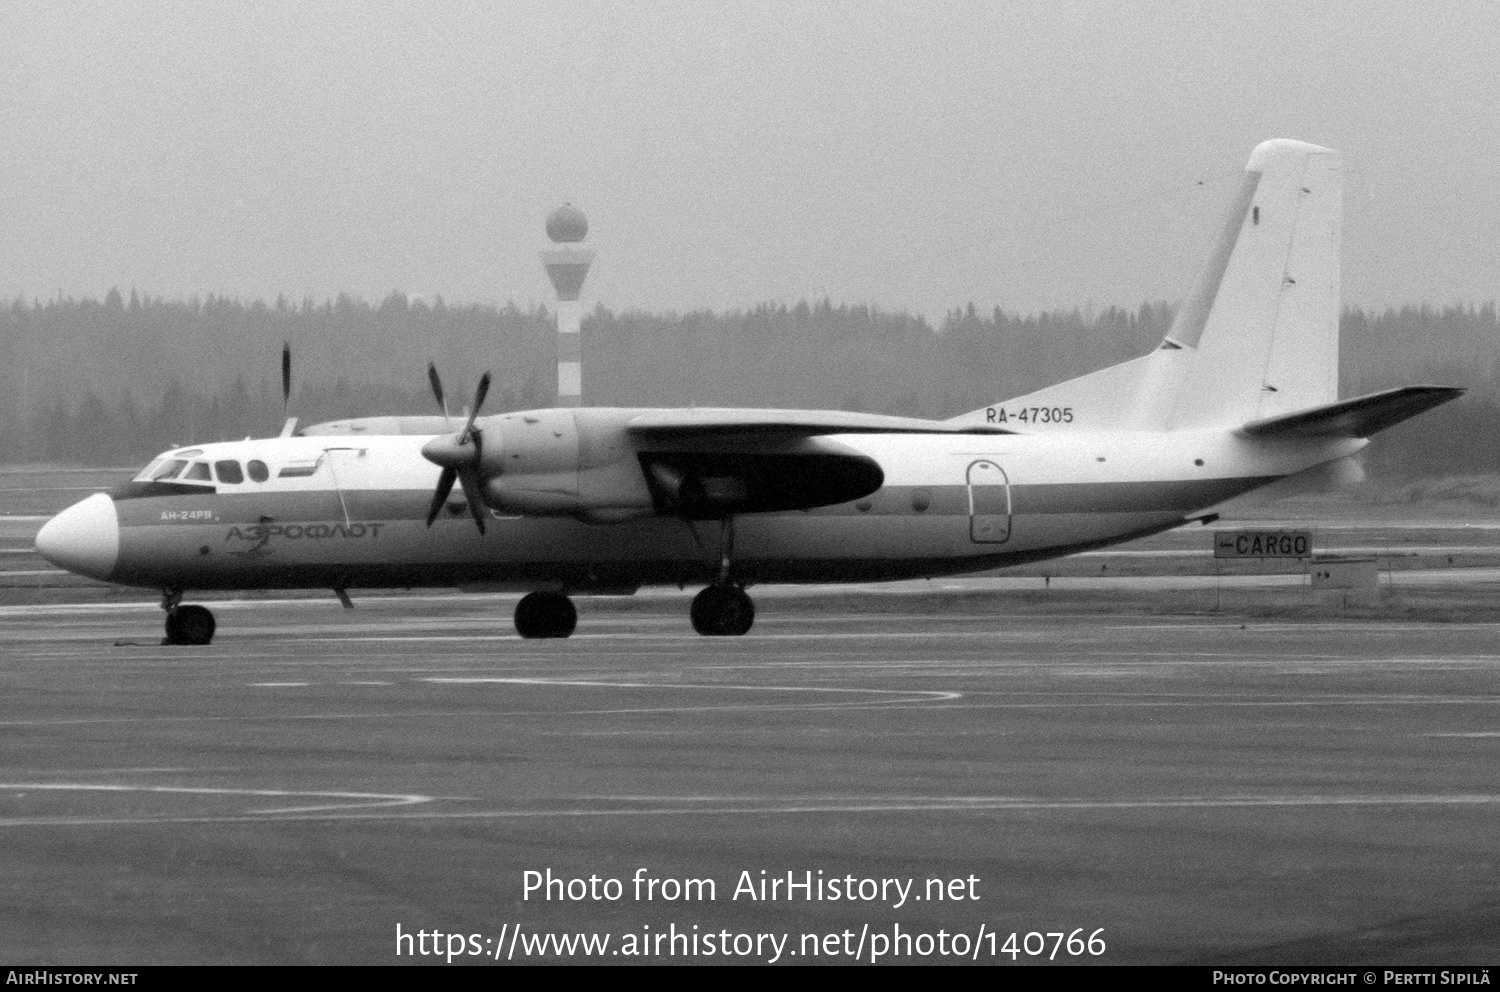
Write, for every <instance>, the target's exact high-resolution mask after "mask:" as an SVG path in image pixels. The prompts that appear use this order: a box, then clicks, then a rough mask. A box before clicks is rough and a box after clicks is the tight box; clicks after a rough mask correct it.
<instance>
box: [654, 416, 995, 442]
mask: <svg viewBox="0 0 1500 992" xmlns="http://www.w3.org/2000/svg"><path fill="white" fill-rule="evenodd" d="M625 429H626V430H627V431H628V432H629V433H630V434H632V435H633V436H635V437H637V438H640V439H642V440H650V441H700V440H705V439H709V438H712V439H713V440H715V441H728V440H733V439H735V438H740V439H744V440H747V441H748V440H751V439H755V440H772V439H791V438H801V437H817V436H819V435H822V434H1012V433H1014V432H1013V431H1008V430H1005V429H1004V428H1002V427H995V426H992V425H989V424H980V425H967V426H965V425H955V424H950V423H946V422H943V421H938V420H922V419H919V418H916V417H888V416H885V415H884V414H877V413H848V412H845V411H842V410H754V409H717V408H701V409H698V408H687V409H673V410H652V411H651V412H650V413H643V414H641V415H640V416H638V417H634V418H632V419H631V420H630V421H629V423H627V424H626V425H625Z"/></svg>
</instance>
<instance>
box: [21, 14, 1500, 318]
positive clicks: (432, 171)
mask: <svg viewBox="0 0 1500 992" xmlns="http://www.w3.org/2000/svg"><path fill="white" fill-rule="evenodd" d="M1497 51H1500V4H1496V3H1495V2H1493V0H1476V2H1459V0H1442V2H1439V3H1436V4H1430V5H1429V4H1418V3H1413V2H1409V0H1394V2H1384V3H1381V2H1359V3H1344V2H1328V0H1321V2H1316V3H1284V4H1282V3H1274V4H1273V3H1260V2H1240V3H1234V4H1230V3H1218V2H1213V3H1209V2H1190V3H1167V2H1146V3H1134V4H1127V3H1122V2H1115V0H1111V2H1097V3H1065V2H1058V0H1046V2H1036V3H1032V2H1016V3H1004V2H996V0H988V2H982V3H974V4H969V3H957V2H906V3H897V4H878V3H871V2H869V0H862V2H859V3H850V4H834V3H827V2H818V3H813V2H797V3H785V4H783V3H769V2H758V3H732V4H714V3H705V2H702V0H691V2H672V3H669V2H661V3H645V2H639V0H626V2H614V3H608V2H600V3H592V2H586V0H570V2H566V3H559V2H545V3H536V4H518V3H494V2H483V3H457V2H455V3H421V2H412V0H404V2H398V3H357V4H356V3H315V2H306V0H299V2H296V3H290V2H288V3H277V4H266V3H252V2H239V3H236V2H227V0H225V2H200V0H193V2H180V3H178V2H165V0H164V2H155V0H149V2H148V0H141V2H134V3H131V2H116V3H94V2H88V3H76V2H75V3H70V2H59V0H35V2H33V0H5V2H4V3H3V4H0V134H3V136H4V137H3V141H0V295H3V296H4V297H6V298H13V297H15V296H17V295H25V296H27V297H31V296H40V297H46V296H49V295H52V294H55V293H56V292H57V291H58V290H59V289H60V290H61V291H62V292H63V293H64V294H67V295H73V296H96V297H102V296H103V295H104V293H105V292H106V291H107V290H108V289H109V288H110V287H111V286H118V287H120V288H121V289H122V290H126V291H128V289H129V288H130V287H132V286H135V287H139V288H140V289H141V290H143V291H146V292H149V293H151V294H153V295H162V296H166V297H169V298H176V297H187V296H190V295H194V294H197V295H204V294H208V293H222V294H228V295H230V296H237V297H240V298H242V299H246V300H248V299H251V298H255V297H262V298H265V299H267V300H273V299H274V298H275V297H276V296H277V295H278V294H285V295H286V296H287V297H288V298H289V299H291V300H294V301H300V300H301V299H302V298H303V297H304V296H312V297H314V298H315V299H318V300H322V299H324V298H326V297H329V296H333V295H336V294H338V293H339V292H350V293H354V294H359V295H363V296H365V297H367V298H370V299H372V300H378V299H379V298H381V297H383V296H384V295H385V294H386V293H388V292H389V291H390V290H392V289H400V290H403V291H406V292H408V293H412V294H421V295H432V294H441V295H442V296H443V297H444V298H446V299H447V300H449V301H454V302H469V301H500V302H503V301H506V300H515V301H517V302H518V303H522V304H525V303H528V302H532V301H547V300H550V299H551V295H550V289H549V287H548V284H547V282H546V278H545V276H544V274H543V273H542V270H541V267H540V264H539V263H538V261H537V258H536V252H537V250H538V249H539V248H542V247H544V246H545V244H546V241H545V236H544V234H543V231H542V223H543V220H544V219H545V217H546V215H547V213H548V211H549V210H550V209H551V208H552V207H553V206H555V205H557V204H558V203H561V202H563V201H564V200H569V201H572V202H574V203H575V204H577V205H579V206H580V207H582V208H583V209H584V211H585V212H586V213H587V215H588V217H589V221H590V225H591V227H590V234H589V242H590V243H592V244H593V245H594V246H595V247H596V248H597V250H598V252H599V255H598V260H597V261H596V262H595V265H594V271H593V272H592V273H591V275H590V277H589V280H588V283H587V284H586V286H585V291H584V293H585V300H586V301H588V302H592V301H598V302H603V303H605V304H606V305H608V306H611V307H615V308H632V307H638V308H646V309H652V310H663V309H675V310H688V309H696V308H711V309H715V310H722V309H728V308H735V307H747V306H753V305H755V304H756V303H758V302H761V301H785V302H788V303H791V302H795V301H796V300H798V299H800V298H803V297H810V298H821V297H822V296H823V295H825V294H826V295H828V296H829V297H831V298H832V299H833V300H834V301H835V302H836V303H837V302H849V303H858V302H868V303H874V304H878V305H880V306H882V307H886V308H892V309H909V310H912V311H915V312H919V313H924V314H927V315H929V316H939V317H940V316H941V314H942V313H943V312H944V311H945V310H946V309H947V308H949V307H953V306H958V305H962V304H963V303H966V302H968V301H971V300H972V301H973V302H975V303H976V304H978V305H979V306H980V307H982V308H989V307H992V306H995V305H999V306H1002V307H1004V308H1006V309H1009V310H1018V311H1022V312H1031V311H1036V310H1040V309H1047V308H1053V307H1073V306H1087V305H1090V304H1092V305H1094V306H1096V307H1100V306H1105V305H1109V304H1121V305H1125V306H1131V307H1133V306H1136V305H1138V304H1139V303H1141V302H1142V301H1145V300H1157V299H1165V300H1169V301H1176V300H1178V299H1180V298H1181V296H1182V295H1183V293H1184V292H1186V290H1187V288H1188V286H1189V284H1190V283H1191V281H1192V278H1193V275H1194V273H1195V271H1196V269H1197V267H1198V265H1199V263H1200V261H1201V259H1202V257H1203V255H1204V254H1205V252H1206V251H1207V247H1208V245H1209V243H1210V241H1211V239H1212V236H1213V231H1214V227H1215V226H1216V224H1217V222H1218V219H1219V216H1220V214H1221V213H1222V211H1223V209H1224V207H1225V205H1226V203H1227V201H1228V200H1229V198H1230V197H1231V195H1232V194H1233V191H1234V188H1235V181H1234V178H1233V177H1234V176H1235V175H1236V174H1237V173H1238V172H1239V171H1240V170H1241V169H1242V168H1243V166H1244V162H1245V158H1246V156H1247V155H1248V154H1249V152H1250V149H1251V148H1253V147H1254V146H1255V144H1256V143H1258V142H1259V141H1261V140H1263V139H1266V138H1272V137H1288V138H1299V139H1303V140H1307V141H1312V142H1316V143H1319V144H1324V145H1328V146H1331V147H1334V148H1338V149H1340V150H1342V151H1343V153H1344V165H1345V240H1344V246H1345V250H1344V290H1345V301H1346V302H1348V303H1354V304H1360V305H1364V306H1385V305H1388V304H1399V303H1405V302H1418V301H1423V300H1426V301H1431V302H1434V303H1439V304H1441V303H1449V302H1454V301H1468V302H1483V301H1488V300H1493V299H1495V298H1497V296H1500V82H1497V79H1500V71H1497V69H1496V64H1497V57H1496V54H1495V53H1496V52H1497Z"/></svg>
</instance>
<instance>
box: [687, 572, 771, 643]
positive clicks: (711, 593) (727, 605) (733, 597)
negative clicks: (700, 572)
mask: <svg viewBox="0 0 1500 992" xmlns="http://www.w3.org/2000/svg"><path fill="white" fill-rule="evenodd" d="M689 616H691V617H692V620H693V629H694V630H696V631H697V632H698V633H700V634H702V635H703V636H704V637H738V636H739V635H741V634H744V633H747V632H749V630H750V625H751V624H753V623H754V622H755V603H754V602H752V601H751V599H750V597H749V596H748V595H746V593H745V590H744V589H741V588H740V587H739V586H738V585H735V584H734V583H732V582H715V583H714V584H713V585H711V586H709V587H708V588H707V589H705V590H703V591H702V592H700V593H699V594H698V595H696V596H694V597H693V608H692V610H691V611H690V613H689Z"/></svg>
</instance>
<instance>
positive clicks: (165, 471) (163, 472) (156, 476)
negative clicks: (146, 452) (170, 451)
mask: <svg viewBox="0 0 1500 992" xmlns="http://www.w3.org/2000/svg"><path fill="white" fill-rule="evenodd" d="M186 467H187V462H185V461H183V460H182V459H181V458H173V459H170V460H168V461H167V462H165V463H164V464H162V466H161V468H159V469H157V470H156V471H155V472H153V473H151V479H150V481H151V482H165V481H167V480H168V479H175V478H177V473H178V472H181V471H182V470H183V469H184V468H186Z"/></svg>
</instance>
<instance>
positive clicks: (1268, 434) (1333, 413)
mask: <svg viewBox="0 0 1500 992" xmlns="http://www.w3.org/2000/svg"><path fill="white" fill-rule="evenodd" d="M1463 394H1464V391H1463V390H1462V389H1459V388H1457V387H1456V386H1401V387H1399V388H1397V389H1387V390H1384V391H1382V392H1379V393H1370V394H1368V395H1366V396H1356V397H1355V398H1354V399H1352V400H1340V401H1339V402H1337V403H1328V404H1325V405H1324V406H1316V407H1313V408H1312V409H1310V410H1300V411H1298V412H1296V413H1288V414H1284V415H1282V416H1280V417H1268V418H1266V419H1264V420H1254V421H1251V422H1250V423H1248V424H1246V425H1245V426H1244V427H1241V428H1240V429H1239V431H1237V432H1236V433H1238V434H1240V435H1242V436H1244V437H1253V438H1280V437H1286V438H1296V437H1369V436H1370V435H1371V434H1375V433H1377V432H1378V431H1383V430H1385V429H1386V428H1387V427H1394V426H1396V425H1397V424H1399V423H1401V421H1403V420H1408V419H1410V418H1412V417H1415V416H1416V415H1417V414H1419V413H1424V412H1426V411H1428V410H1431V409H1432V408H1433V407H1435V406H1442V405H1443V404H1444V403H1447V402H1448V401H1449V400H1455V399H1458V398H1459V397H1460V396H1462V395H1463Z"/></svg>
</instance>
